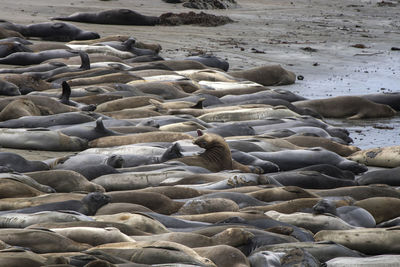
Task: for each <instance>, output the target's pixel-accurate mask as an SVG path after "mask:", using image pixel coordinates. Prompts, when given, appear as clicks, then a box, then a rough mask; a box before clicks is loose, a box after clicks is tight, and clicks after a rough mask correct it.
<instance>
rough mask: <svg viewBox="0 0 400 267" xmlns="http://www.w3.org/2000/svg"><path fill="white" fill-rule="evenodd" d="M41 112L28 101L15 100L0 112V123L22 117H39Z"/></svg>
mask: <svg viewBox="0 0 400 267" xmlns="http://www.w3.org/2000/svg"><path fill="white" fill-rule="evenodd" d="M41 113H42V112H41V111H40V109H39V108H38V107H37V106H36V105H35V104H34V103H33V102H32V101H31V100H29V99H16V100H14V101H12V102H10V103H9V104H8V105H7V106H6V107H5V108H3V110H2V111H1V112H0V121H6V120H12V119H18V118H20V117H24V116H40V115H42V114H41Z"/></svg>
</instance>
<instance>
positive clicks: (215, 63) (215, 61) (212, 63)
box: [185, 55, 229, 71]
mask: <svg viewBox="0 0 400 267" xmlns="http://www.w3.org/2000/svg"><path fill="white" fill-rule="evenodd" d="M185 60H193V61H197V62H200V63H202V64H204V65H206V66H208V67H211V68H218V69H221V70H223V71H228V69H229V63H228V62H227V61H226V60H224V59H222V58H219V57H216V56H213V55H198V56H190V57H186V58H185Z"/></svg>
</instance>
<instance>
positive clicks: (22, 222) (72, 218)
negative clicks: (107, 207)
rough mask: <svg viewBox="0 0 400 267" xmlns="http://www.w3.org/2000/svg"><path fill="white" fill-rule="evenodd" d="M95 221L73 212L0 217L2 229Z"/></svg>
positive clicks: (19, 214) (5, 215) (10, 214)
mask: <svg viewBox="0 0 400 267" xmlns="http://www.w3.org/2000/svg"><path fill="white" fill-rule="evenodd" d="M77 221H93V219H92V218H90V217H88V216H85V215H83V214H80V213H78V212H71V211H40V212H35V213H29V214H24V213H13V212H10V213H5V214H2V215H1V216H0V226H1V228H26V227H29V226H31V225H36V224H41V223H61V222H77Z"/></svg>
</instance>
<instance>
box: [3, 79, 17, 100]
mask: <svg viewBox="0 0 400 267" xmlns="http://www.w3.org/2000/svg"><path fill="white" fill-rule="evenodd" d="M0 95H6V96H16V95H21V92H20V91H19V88H18V86H16V85H15V84H13V83H10V82H7V81H6V80H3V79H0Z"/></svg>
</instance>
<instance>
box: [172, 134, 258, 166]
mask: <svg viewBox="0 0 400 267" xmlns="http://www.w3.org/2000/svg"><path fill="white" fill-rule="evenodd" d="M197 134H198V136H199V137H198V138H197V139H196V140H194V141H193V143H194V144H196V145H198V146H199V147H201V148H204V149H205V151H204V152H203V153H201V154H200V155H195V156H186V157H182V158H177V159H174V160H173V161H179V162H183V163H185V164H186V165H189V166H199V167H203V168H206V169H208V170H210V171H212V172H219V171H222V170H234V169H238V170H240V171H242V172H253V171H252V169H251V168H250V167H249V166H245V165H243V164H241V163H239V162H236V161H234V160H232V154H231V150H230V148H229V146H228V144H227V143H226V142H225V140H224V139H223V138H222V137H221V136H219V135H216V134H211V133H205V134H203V132H202V131H201V130H198V131H197ZM253 170H254V172H258V173H260V169H258V168H253Z"/></svg>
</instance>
